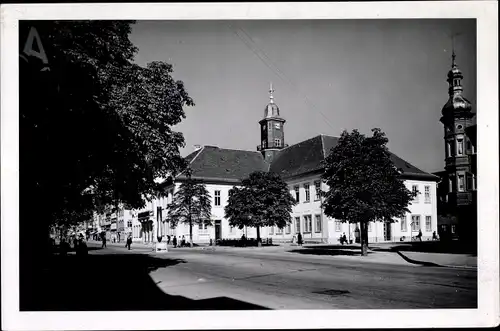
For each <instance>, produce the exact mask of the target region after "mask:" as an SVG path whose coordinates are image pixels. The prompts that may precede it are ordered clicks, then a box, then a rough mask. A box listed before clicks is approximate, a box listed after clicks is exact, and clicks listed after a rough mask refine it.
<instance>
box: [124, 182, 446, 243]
mask: <svg viewBox="0 0 500 331" xmlns="http://www.w3.org/2000/svg"><path fill="white" fill-rule="evenodd" d="M318 180H320V175H312V176H306V177H302V178H300V179H294V180H290V181H287V184H288V187H289V190H290V193H291V194H292V196H293V197H294V198H295V191H294V187H295V186H296V185H298V186H299V194H300V200H299V203H298V204H297V205H296V206H294V207H293V208H292V214H291V216H292V223H291V225H290V233H287V229H286V228H284V229H283V230H282V233H281V234H278V231H277V230H278V229H277V227H274V229H273V231H271V229H270V228H269V227H265V228H261V237H262V238H272V239H273V241H275V242H280V241H285V242H287V241H291V240H292V237H293V236H294V235H296V234H297V231H298V229H297V226H296V219H295V218H296V217H299V218H300V232H301V234H302V238H303V240H304V241H305V242H323V243H333V244H337V243H338V238H339V237H340V236H341V235H342V234H343V233H345V234H346V236H347V237H349V236H351V238H352V239H353V240H354V229H355V228H356V225H355V224H351V226H350V228H349V226H348V224H346V223H342V224H340V228H338V227H337V224H336V221H335V220H334V219H332V218H329V217H326V216H325V215H324V213H323V210H322V209H321V201H320V200H316V187H315V185H314V182H315V181H318ZM306 183H309V190H310V200H309V202H305V188H304V184H306ZM405 185H406V187H407V188H408V189H409V190H411V189H412V186H413V185H417V188H418V190H419V191H420V194H419V197H418V200H415V201H413V202H412V204H411V205H410V206H409V208H408V209H410V211H411V212H410V213H407V225H406V231H401V220H400V219H398V220H397V221H398V222H396V223H392V224H388V225H387V226H390V228H391V231H390V232H391V233H390V239H389V240H390V241H399V240H400V238H401V237H402V236H405V237H406V238H405V240H410V228H411V226H410V223H411V219H412V218H411V216H412V215H418V216H420V228H421V229H422V235H423V236H422V240H428V239H431V238H432V233H433V231H436V232H437V195H436V189H437V187H436V182H430V181H416V180H406V181H405ZM179 186H180V184H179V183H176V184H175V191H174V192H176V191H177V190H178V188H179ZM425 186H429V188H430V202H429V203H427V202H426V201H425ZM232 187H233V185H230V184H206V188H207V190H208V192H209V194H210V197H211V203H212V218H211V219H212V222H213V223H212V226H209V227H207V228H206V229H203V230H200V229H199V227H198V225H195V226H193V241H194V242H195V243H208V242H209V241H210V239H212V240H214V239H215V227H214V225H215V221H216V220H220V221H221V231H222V233H221V238H223V239H239V238H241V236H242V234H243V233H245V235H246V236H247V237H248V238H256V237H257V232H256V229H255V228H247V229H242V230H240V229H238V228H233V229H232V230H231V229H230V227H229V222H228V220H227V219H226V218H225V217H224V207H225V206H226V205H227V201H228V198H229V190H230V189H231V188H232ZM321 188H322V190H327V186H326V184H324V183H321ZM173 189H174V186H171V187H170V188H167V191H171V190H173ZM215 191H220V200H221V204H220V206H216V205H215ZM171 201H172V195H171V192H170V194H169V195H168V196H167V198H159V199H156V200H154V201H152V202H148V203H147V205H146V207H145V208H143V209H141V210H140V211H137V212H136V213H135V217H134V218H133V228H134V227H138V228H140V222H139V221H138V220H137V213H138V212H141V211H146V210H152V211H153V216H152V219H153V224H154V227H153V229H154V232H153V234H154V236H153V237H154V240H156V206H162V207H163V208H167V209H165V210H164V211H163V219H166V218H167V212H168V205H169V204H170V203H171ZM306 215H311V223H312V224H311V225H312V229H311V231H308V232H305V216H306ZM315 215H320V217H321V231H317V226H316V221H315ZM426 216H431V228H430V230H429V231H428V229H426V226H425V217H426ZM163 226H164V230H163V233H164V234H165V235H166V234H171V235H175V236H177V237H179V236H181V237H182V236H183V235H184V236H185V237H186V240H188V238H189V226H188V225H185V224H182V223H180V224H178V225H177V227H176V228H175V229H170V228H168V226H167V225H166V224H164V225H163ZM136 231H137V230H136ZM133 233H134V230H133ZM417 234H418V230H417V231H416V232H413V233H412V235H413V236H416V235H417ZM386 239H388V238H386V236H385V234H384V224H383V223H382V222H375V223H372V225H371V231H369V232H368V240H369V242H383V241H387V240H386ZM134 240H135V241H143V240H144V238H137V235H136V236H135V237H134Z"/></svg>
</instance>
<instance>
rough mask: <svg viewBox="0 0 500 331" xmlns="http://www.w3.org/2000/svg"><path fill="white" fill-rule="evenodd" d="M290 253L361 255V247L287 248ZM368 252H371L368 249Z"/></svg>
mask: <svg viewBox="0 0 500 331" xmlns="http://www.w3.org/2000/svg"><path fill="white" fill-rule="evenodd" d="M288 252H290V253H298V254H306V255H331V256H339V255H343V256H361V248H359V247H349V248H344V247H339V246H334V247H331V248H326V247H325V246H321V247H304V248H302V249H292V250H289V251H288ZM368 254H372V252H370V251H368Z"/></svg>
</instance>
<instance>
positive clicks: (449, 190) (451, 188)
mask: <svg viewBox="0 0 500 331" xmlns="http://www.w3.org/2000/svg"><path fill="white" fill-rule="evenodd" d="M448 192H450V193H451V192H453V178H452V177H449V178H448Z"/></svg>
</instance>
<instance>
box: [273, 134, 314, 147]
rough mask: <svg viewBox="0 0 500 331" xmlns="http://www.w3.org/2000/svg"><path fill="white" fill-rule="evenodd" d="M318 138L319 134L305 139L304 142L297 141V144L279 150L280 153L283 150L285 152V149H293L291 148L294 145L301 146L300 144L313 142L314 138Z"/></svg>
mask: <svg viewBox="0 0 500 331" xmlns="http://www.w3.org/2000/svg"><path fill="white" fill-rule="evenodd" d="M320 136H321V134H318V135H316V136H314V137H311V138H307V139H306V140H302V141H299V142H297V143H295V144H293V145H289V146H288V147H285V148H282V149H280V151H284V150H285V149H287V148H291V147H293V146H295V145H298V144H302V143H304V142H306V141H309V140H313V139H314V138H317V137H320Z"/></svg>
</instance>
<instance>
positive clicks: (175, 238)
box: [172, 236, 177, 248]
mask: <svg viewBox="0 0 500 331" xmlns="http://www.w3.org/2000/svg"><path fill="white" fill-rule="evenodd" d="M172 243H173V244H174V248H177V237H176V236H174V239H173V242H172Z"/></svg>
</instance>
